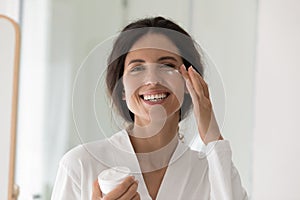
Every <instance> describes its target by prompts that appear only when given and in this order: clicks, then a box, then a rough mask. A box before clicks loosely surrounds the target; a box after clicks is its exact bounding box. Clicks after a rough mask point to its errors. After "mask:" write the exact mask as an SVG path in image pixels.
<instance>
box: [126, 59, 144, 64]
mask: <svg viewBox="0 0 300 200" xmlns="http://www.w3.org/2000/svg"><path fill="white" fill-rule="evenodd" d="M135 62H139V63H141V62H145V61H144V60H142V59H134V60H131V61H130V62H129V63H128V65H130V64H132V63H135Z"/></svg>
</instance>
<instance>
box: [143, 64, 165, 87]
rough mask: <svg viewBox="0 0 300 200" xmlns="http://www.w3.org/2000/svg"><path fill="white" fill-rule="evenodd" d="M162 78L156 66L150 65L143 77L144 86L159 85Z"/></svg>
mask: <svg viewBox="0 0 300 200" xmlns="http://www.w3.org/2000/svg"><path fill="white" fill-rule="evenodd" d="M162 81H163V80H162V77H161V74H160V73H159V70H158V66H157V65H152V66H149V68H148V70H147V73H146V75H145V84H158V83H161V82H162Z"/></svg>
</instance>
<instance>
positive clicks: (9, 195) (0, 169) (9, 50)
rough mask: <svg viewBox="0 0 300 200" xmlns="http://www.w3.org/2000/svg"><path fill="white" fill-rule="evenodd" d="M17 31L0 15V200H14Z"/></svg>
mask: <svg viewBox="0 0 300 200" xmlns="http://www.w3.org/2000/svg"><path fill="white" fill-rule="evenodd" d="M19 53H20V31H19V26H18V25H17V24H16V23H15V22H14V21H13V20H12V19H10V18H8V17H6V16H3V15H0V80H1V84H0V99H1V100H0V110H1V112H0V121H1V123H0V133H1V135H0V146H1V157H0V163H1V165H0V177H1V179H0V188H1V192H0V199H8V200H11V199H15V197H16V193H14V169H15V149H16V122H17V94H18V74H19Z"/></svg>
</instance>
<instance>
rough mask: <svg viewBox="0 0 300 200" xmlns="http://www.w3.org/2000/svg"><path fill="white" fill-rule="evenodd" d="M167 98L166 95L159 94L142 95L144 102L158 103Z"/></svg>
mask: <svg viewBox="0 0 300 200" xmlns="http://www.w3.org/2000/svg"><path fill="white" fill-rule="evenodd" d="M166 97H167V94H166V93H161V94H155V95H153V94H151V95H143V98H144V100H146V101H158V100H161V99H164V98H166Z"/></svg>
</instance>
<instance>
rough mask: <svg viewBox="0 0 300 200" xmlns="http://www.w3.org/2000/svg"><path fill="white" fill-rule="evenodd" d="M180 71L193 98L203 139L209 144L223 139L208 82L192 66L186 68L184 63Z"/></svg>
mask: <svg viewBox="0 0 300 200" xmlns="http://www.w3.org/2000/svg"><path fill="white" fill-rule="evenodd" d="M180 72H181V74H182V76H183V77H184V79H185V82H186V87H187V90H188V92H189V94H190V95H191V98H192V102H193V105H194V114H195V117H196V121H197V126H198V131H199V134H200V137H201V139H202V141H203V142H204V143H205V144H208V143H209V142H212V141H215V140H220V139H223V138H222V136H221V133H220V130H219V126H218V124H217V121H216V118H215V115H214V112H213V108H212V103H211V101H210V97H209V90H208V86H207V84H206V82H205V81H204V80H203V78H202V77H201V75H200V74H199V73H198V72H196V70H194V68H193V67H192V66H190V67H189V68H188V70H186V68H185V66H184V65H182V66H180Z"/></svg>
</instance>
